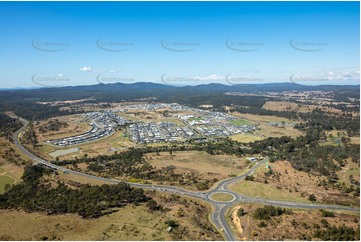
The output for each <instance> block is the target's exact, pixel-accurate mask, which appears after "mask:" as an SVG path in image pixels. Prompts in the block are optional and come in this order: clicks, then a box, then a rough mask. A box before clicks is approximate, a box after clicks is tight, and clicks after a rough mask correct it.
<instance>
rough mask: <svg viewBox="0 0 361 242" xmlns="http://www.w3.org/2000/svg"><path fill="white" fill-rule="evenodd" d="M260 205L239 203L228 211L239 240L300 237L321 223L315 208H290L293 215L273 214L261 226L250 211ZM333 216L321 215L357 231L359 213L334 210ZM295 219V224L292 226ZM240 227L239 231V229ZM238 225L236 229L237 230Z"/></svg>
mask: <svg viewBox="0 0 361 242" xmlns="http://www.w3.org/2000/svg"><path fill="white" fill-rule="evenodd" d="M239 207H242V208H243V209H244V211H245V213H246V215H244V216H242V217H238V216H237V214H236V212H235V210H238V208H239ZM259 207H263V205H256V204H239V205H237V206H236V207H234V208H233V209H231V210H230V215H229V216H231V217H233V221H232V223H231V225H232V227H233V228H234V229H235V231H238V233H237V235H238V238H239V239H240V240H260V241H264V240H268V241H270V240H279V241H283V240H300V239H301V235H302V234H306V235H309V236H311V238H312V235H313V231H314V230H315V229H314V227H313V226H314V225H315V224H318V225H320V226H321V227H322V224H321V222H320V221H321V219H322V216H321V212H320V211H318V210H292V214H290V215H287V214H284V215H282V216H279V217H273V218H272V219H271V220H269V221H264V222H265V223H266V227H264V228H260V227H259V223H260V222H261V220H256V219H254V218H253V212H254V211H255V210H256V209H257V208H259ZM334 214H335V217H328V218H324V219H326V220H327V222H328V223H329V224H330V225H335V226H340V225H342V224H345V225H346V226H348V227H352V228H354V229H355V230H359V214H355V213H352V214H350V213H341V212H334ZM293 220H295V222H296V224H295V225H292V221H293ZM240 227H242V230H240V229H239V228H240ZM237 228H238V229H237Z"/></svg>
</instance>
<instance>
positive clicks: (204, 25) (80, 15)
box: [0, 2, 360, 88]
mask: <svg viewBox="0 0 361 242" xmlns="http://www.w3.org/2000/svg"><path fill="white" fill-rule="evenodd" d="M359 18H360V16H359V3H358V2H276V3H272V2H268V3H265V2H262V3H259V2H228V3H219V2H205V3H199V2H198V3H197V2H168V3H167V2H157V3H151V2H148V3H144V2H143V3H140V2H132V3H127V2H107V3H97V2H90V3H89V2H87V3H85V2H76V3H75V2H62V3H61V2H55V3H54V2H53V3H46V2H35V3H17V2H1V3H0V29H1V36H2V38H0V56H1V58H0V68H1V71H0V83H1V85H0V88H12V87H37V86H62V85H90V84H98V83H112V82H125V83H131V82H157V83H165V84H170V85H186V84H191V85H196V84H204V83H214V82H218V83H223V84H238V83H270V82H295V83H299V84H358V83H359V78H360V74H359V65H360V56H359V53H360V47H359V42H360V39H359V36H360V32H359V29H360V26H359Z"/></svg>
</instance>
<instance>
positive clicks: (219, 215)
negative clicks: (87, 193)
mask: <svg viewBox="0 0 361 242" xmlns="http://www.w3.org/2000/svg"><path fill="white" fill-rule="evenodd" d="M17 118H19V117H17ZM19 119H20V121H21V122H23V124H24V125H23V127H21V128H20V129H19V130H18V131H16V132H15V133H14V135H13V139H14V144H15V145H16V146H17V147H18V148H19V149H20V151H21V152H22V153H23V154H25V155H26V156H27V157H28V158H30V159H31V160H32V161H33V162H34V164H37V165H42V166H45V167H49V168H51V169H54V170H59V171H62V172H64V173H68V174H74V175H78V176H83V177H87V178H91V179H95V180H100V181H104V182H108V183H114V184H116V183H119V182H122V181H120V180H115V179H110V178H104V177H98V176H94V175H89V174H86V173H82V172H77V171H73V170H71V169H67V168H65V167H62V166H57V165H55V164H52V163H50V162H49V161H46V160H44V159H41V158H39V157H37V156H36V155H34V154H32V153H31V152H30V151H28V150H27V149H26V148H25V147H24V146H22V145H21V143H20V142H19V135H20V133H21V132H22V131H23V130H25V129H26V127H27V125H28V123H29V122H28V121H27V120H25V119H22V118H19ZM267 162H268V158H267V157H266V158H264V159H263V160H262V161H260V162H258V163H255V164H254V165H253V166H252V167H251V169H249V170H248V171H247V172H246V173H244V174H242V175H240V176H237V177H232V178H228V179H225V180H222V181H220V182H219V183H218V184H216V185H215V186H214V187H213V188H211V189H210V190H208V191H200V192H194V191H188V190H185V189H183V188H179V187H175V186H160V185H152V184H139V183H132V182H126V183H128V184H129V185H130V186H132V187H138V188H143V189H147V190H155V191H159V192H165V193H172V194H177V195H181V196H182V195H185V196H189V197H192V198H196V199H201V200H203V201H205V202H207V203H209V204H211V205H212V206H213V208H214V209H213V211H212V213H211V215H210V220H211V222H212V223H213V224H214V226H215V227H216V228H217V229H218V230H219V231H220V232H221V234H222V235H223V236H224V238H225V239H226V240H228V241H236V240H237V236H236V235H235V234H234V232H233V230H232V229H231V227H230V225H229V223H228V222H227V219H226V214H227V210H228V209H230V208H231V207H232V206H234V205H235V204H237V203H260V204H266V205H274V206H282V207H288V208H293V209H332V210H343V211H345V210H346V211H357V212H359V211H360V208H354V207H345V206H337V205H325V204H311V203H299V202H291V201H279V200H272V199H265V198H257V197H250V196H246V195H242V194H238V193H235V192H232V191H230V190H229V188H228V187H229V185H231V184H234V183H236V182H240V181H242V180H244V179H245V178H246V176H248V175H251V174H253V173H254V172H255V171H256V170H257V169H258V168H259V167H260V166H262V165H264V164H265V163H267ZM215 193H225V194H229V195H230V196H232V199H231V200H229V201H216V200H214V199H212V198H211V196H212V194H215Z"/></svg>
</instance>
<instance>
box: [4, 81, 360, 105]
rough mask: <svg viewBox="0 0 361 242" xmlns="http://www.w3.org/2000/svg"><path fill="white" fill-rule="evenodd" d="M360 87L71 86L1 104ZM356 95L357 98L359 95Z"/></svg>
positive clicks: (8, 97) (11, 94)
mask: <svg viewBox="0 0 361 242" xmlns="http://www.w3.org/2000/svg"><path fill="white" fill-rule="evenodd" d="M359 89H360V86H359V85H321V86H305V85H298V84H294V83H268V84H238V85H232V86H229V85H223V84H216V83H213V84H206V85H197V86H182V87H175V86H168V85H164V84H156V83H149V82H138V83H133V84H124V83H115V84H107V85H105V84H98V85H90V86H69V87H58V88H40V89H31V90H26V89H23V90H19V89H16V90H2V91H0V102H1V103H4V102H5V103H7V102H16V101H55V100H68V99H83V98H90V97H92V98H95V99H96V100H98V101H110V102H111V101H121V100H130V99H136V98H145V97H151V96H152V97H167V96H170V95H175V96H178V95H187V96H189V95H201V94H207V93H222V92H282V91H293V90H294V91H317V90H321V91H341V90H344V91H348V92H355V94H354V95H359ZM356 93H357V94H356Z"/></svg>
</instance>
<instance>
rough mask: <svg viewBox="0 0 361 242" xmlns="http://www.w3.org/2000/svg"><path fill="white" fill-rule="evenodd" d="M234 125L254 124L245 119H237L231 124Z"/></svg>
mask: <svg viewBox="0 0 361 242" xmlns="http://www.w3.org/2000/svg"><path fill="white" fill-rule="evenodd" d="M230 123H231V124H233V125H247V124H252V122H250V121H248V120H245V119H236V120H232V121H231V122H230Z"/></svg>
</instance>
